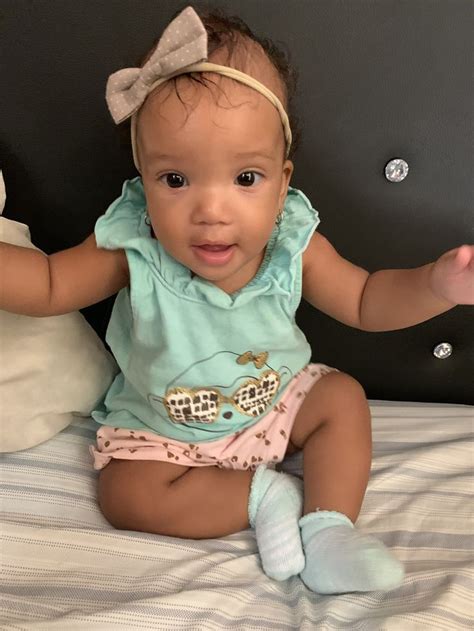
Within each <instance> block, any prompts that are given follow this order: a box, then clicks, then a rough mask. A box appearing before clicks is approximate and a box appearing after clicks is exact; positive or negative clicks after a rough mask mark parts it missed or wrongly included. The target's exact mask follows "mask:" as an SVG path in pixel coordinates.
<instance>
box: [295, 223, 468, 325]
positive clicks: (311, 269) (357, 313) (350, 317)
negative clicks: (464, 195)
mask: <svg viewBox="0 0 474 631" xmlns="http://www.w3.org/2000/svg"><path fill="white" fill-rule="evenodd" d="M453 252H454V251H453ZM445 256H446V255H445ZM435 266H437V267H436V269H438V266H439V263H438V262H436V263H428V264H427V265H423V266H421V267H416V268H412V269H386V270H379V271H376V272H374V273H373V274H369V272H368V271H367V270H365V269H363V268H361V267H357V266H356V265H353V264H352V263H350V262H349V261H347V260H345V259H344V258H342V257H341V256H339V254H338V253H337V252H336V250H335V249H334V248H333V246H332V245H331V244H330V243H329V241H328V240H327V239H326V238H325V237H323V236H322V235H321V234H319V233H317V232H316V233H315V234H314V236H313V238H312V239H311V241H310V243H309V245H308V247H307V249H306V250H305V252H304V254H303V297H304V298H305V299H306V300H307V301H308V302H309V303H310V304H312V305H313V306H314V307H316V308H317V309H319V310H320V311H323V312H324V313H326V314H327V315H329V316H331V317H332V318H334V319H335V320H338V321H339V322H342V323H344V324H347V325H348V326H352V327H354V328H357V329H361V330H363V331H394V330H397V329H403V328H406V327H410V326H414V325H415V324H419V323H420V322H425V321H426V320H430V319H431V318H434V317H435V316H438V315H440V314H441V313H444V312H445V311H448V310H449V309H451V308H452V307H454V306H455V303H453V302H450V301H448V300H446V299H444V298H443V297H442V296H441V295H438V294H437V293H435V291H434V290H433V282H432V280H433V269H434V268H435ZM443 269H444V268H443ZM445 276H446V275H445V274H444V273H443V281H444V284H449V283H448V281H447V280H446V278H445ZM468 281H469V279H468V280H467V281H466V282H468ZM471 283H472V281H471ZM442 284H443V283H441V282H440V283H438V286H441V285H442ZM460 293H461V292H460ZM464 293H466V292H464Z"/></svg>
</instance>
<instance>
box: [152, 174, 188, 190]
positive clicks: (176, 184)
mask: <svg viewBox="0 0 474 631" xmlns="http://www.w3.org/2000/svg"><path fill="white" fill-rule="evenodd" d="M164 177H165V178H166V184H168V186H169V187H170V188H181V187H182V183H183V181H184V177H183V176H182V175H180V174H179V173H164V174H163V175H161V176H160V177H159V178H158V180H159V181H161V180H162V178H164Z"/></svg>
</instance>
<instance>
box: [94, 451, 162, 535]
mask: <svg viewBox="0 0 474 631" xmlns="http://www.w3.org/2000/svg"><path fill="white" fill-rule="evenodd" d="M139 464H144V463H138V462H137V461H134V462H130V461H124V460H112V461H111V462H110V463H109V464H108V465H107V466H106V467H105V469H103V470H102V471H101V472H100V477H99V489H98V501H99V506H100V509H101V511H102V514H103V515H104V517H105V518H106V519H107V521H108V522H109V523H110V524H111V525H112V526H113V527H114V528H117V529H118V530H136V531H139V532H149V533H152V534H161V535H166V534H169V533H170V531H172V530H173V523H174V518H173V515H172V511H171V510H169V507H170V506H171V505H172V502H168V499H167V498H168V495H169V489H168V484H167V483H166V482H164V481H163V480H160V478H159V476H157V477H156V479H155V480H153V481H150V480H148V479H147V476H146V475H145V476H143V473H145V472H144V471H142V470H141V467H139V466H138V467H137V465H139ZM139 469H140V470H139Z"/></svg>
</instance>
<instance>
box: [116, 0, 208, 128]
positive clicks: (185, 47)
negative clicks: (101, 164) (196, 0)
mask: <svg viewBox="0 0 474 631" xmlns="http://www.w3.org/2000/svg"><path fill="white" fill-rule="evenodd" d="M206 59H207V32H206V29H205V28H204V25H203V23H202V22H201V20H200V18H199V16H198V14H197V13H196V11H195V10H194V9H193V8H192V7H187V8H186V9H184V10H183V11H182V12H181V13H180V14H179V15H178V16H177V17H176V18H175V19H174V20H173V21H172V22H170V24H168V26H167V27H166V29H165V30H164V31H163V34H162V36H161V38H160V41H159V42H158V45H157V47H156V48H155V50H154V52H153V54H152V56H151V57H150V59H149V60H148V61H147V63H146V64H145V65H144V66H143V68H123V69H122V70H118V71H117V72H114V73H113V74H112V75H110V77H109V79H108V81H107V87H106V96H105V98H106V100H107V105H108V106H109V110H110V113H111V115H112V118H113V119H114V121H115V123H117V124H118V123H121V122H122V121H124V120H126V119H127V118H129V117H130V116H131V115H132V114H133V113H134V112H136V111H137V110H138V109H139V108H140V107H141V106H142V105H143V102H144V101H145V99H146V97H147V96H148V94H149V93H150V91H151V89H152V88H153V87H154V84H155V83H156V81H157V80H158V79H163V80H165V79H164V78H165V77H167V78H169V75H172V74H173V73H177V74H179V73H180V72H183V69H184V68H186V67H187V66H189V65H192V64H195V63H199V62H200V61H204V60H206Z"/></svg>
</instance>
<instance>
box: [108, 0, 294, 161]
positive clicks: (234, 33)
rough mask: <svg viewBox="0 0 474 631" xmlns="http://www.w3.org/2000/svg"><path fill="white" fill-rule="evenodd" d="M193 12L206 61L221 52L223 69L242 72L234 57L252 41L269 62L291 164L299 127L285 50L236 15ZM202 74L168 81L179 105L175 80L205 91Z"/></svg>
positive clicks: (142, 61)
mask: <svg viewBox="0 0 474 631" xmlns="http://www.w3.org/2000/svg"><path fill="white" fill-rule="evenodd" d="M187 6H190V5H189V2H186V3H184V4H183V5H182V6H181V8H179V9H178V10H177V11H176V12H175V13H174V14H173V15H172V16H171V17H170V22H171V21H172V20H173V19H174V18H175V17H177V16H178V15H179V14H180V13H181V12H182V11H183V9H184V8H186V7H187ZM193 9H194V10H195V11H196V13H197V14H198V15H199V17H200V19H201V21H202V23H203V25H204V27H205V29H206V31H207V36H208V58H212V55H213V54H214V53H215V52H216V51H218V50H219V51H221V50H222V51H224V52H226V53H227V59H226V62H225V65H228V66H230V67H233V68H236V69H237V70H242V71H243V72H245V67H244V66H243V65H242V62H241V61H240V60H239V59H238V54H239V53H240V52H244V51H245V52H247V53H248V50H249V47H248V39H250V40H252V41H253V42H254V43H255V44H257V46H259V47H261V49H262V50H263V52H264V54H265V55H266V57H267V59H268V60H269V61H270V63H271V65H272V66H273V68H274V69H275V71H276V73H277V76H278V79H279V82H280V85H281V88H282V91H283V94H284V99H283V102H282V104H283V107H284V108H285V110H286V112H287V114H288V119H289V121H290V127H291V132H292V144H291V148H290V152H289V155H288V159H289V160H292V159H293V156H294V155H295V153H296V151H297V149H298V146H299V144H300V139H301V127H300V120H299V117H298V114H297V112H296V104H295V100H296V98H295V97H296V94H297V83H298V72H297V70H296V68H294V67H293V66H292V65H291V63H290V53H289V50H288V47H287V46H286V44H284V43H282V42H278V44H279V45H277V44H276V43H275V42H273V41H272V40H271V39H269V38H263V37H260V36H258V35H256V34H255V33H254V32H253V31H252V30H251V29H250V28H249V26H248V25H247V24H246V23H245V22H244V21H243V20H242V19H241V18H240V17H238V16H236V15H227V14H226V13H225V12H224V11H223V10H222V9H221V8H218V7H212V6H209V4H207V6H206V8H199V7H196V6H193ZM160 37H161V35H160V36H159V37H158V38H157V39H156V40H155V41H154V42H153V45H152V46H151V48H149V49H148V51H147V52H146V53H145V55H143V56H142V57H140V59H139V60H138V64H137V65H138V66H139V67H142V66H143V65H144V64H145V63H146V62H147V61H148V59H149V58H150V56H151V55H152V53H153V51H154V50H155V48H156V46H157V45H158V42H159V39H160ZM203 74H205V73H200V72H190V73H183V74H181V75H178V76H176V77H173V78H172V79H170V82H169V83H171V82H173V87H174V89H175V92H176V94H177V96H178V98H179V99H180V101H181V102H182V103H183V104H184V102H183V101H182V99H181V96H180V94H179V89H178V82H179V80H181V79H182V78H183V77H188V78H189V79H191V80H192V81H195V82H198V83H200V84H201V85H203V86H205V87H208V86H207V82H210V83H214V82H213V81H211V80H210V79H209V78H207V77H204V76H203ZM215 85H216V84H215ZM120 127H122V128H125V129H126V130H127V133H128V130H129V129H130V120H129V119H128V120H127V121H125V122H124V123H122V124H121V125H120Z"/></svg>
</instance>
